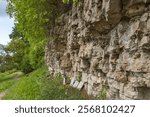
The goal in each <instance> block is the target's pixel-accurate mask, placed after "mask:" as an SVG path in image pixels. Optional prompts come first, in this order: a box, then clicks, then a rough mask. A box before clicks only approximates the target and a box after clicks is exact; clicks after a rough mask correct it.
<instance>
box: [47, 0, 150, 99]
mask: <svg viewBox="0 0 150 117" xmlns="http://www.w3.org/2000/svg"><path fill="white" fill-rule="evenodd" d="M149 3H150V0H80V2H79V3H78V4H77V5H76V6H72V9H71V10H70V11H68V12H67V13H64V14H63V15H62V16H61V17H60V18H59V19H57V20H56V24H55V27H53V29H52V30H51V31H50V32H51V35H50V37H53V40H51V41H50V42H49V43H48V45H47V47H46V49H45V51H46V54H45V59H46V63H47V65H48V67H49V71H50V72H51V73H53V74H57V73H61V74H62V76H63V77H64V79H66V77H69V78H70V79H71V83H70V85H71V86H73V87H75V88H78V89H79V90H82V89H83V88H84V89H85V90H86V91H87V93H88V94H89V95H93V96H99V95H101V92H103V90H104V88H105V90H106V92H107V98H108V99H150V4H149ZM64 83H65V82H64Z"/></svg>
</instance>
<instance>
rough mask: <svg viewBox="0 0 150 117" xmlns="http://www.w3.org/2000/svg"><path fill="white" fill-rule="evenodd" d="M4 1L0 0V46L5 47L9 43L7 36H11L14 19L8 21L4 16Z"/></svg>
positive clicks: (5, 15)
mask: <svg viewBox="0 0 150 117" xmlns="http://www.w3.org/2000/svg"><path fill="white" fill-rule="evenodd" d="M6 6H7V2H6V0H0V44H3V45H6V44H7V43H8V42H10V39H9V34H11V31H12V27H13V26H14V19H12V18H11V19H10V18H9V16H8V15H7V14H6V11H5V10H6Z"/></svg>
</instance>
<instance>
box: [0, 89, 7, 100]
mask: <svg viewBox="0 0 150 117" xmlns="http://www.w3.org/2000/svg"><path fill="white" fill-rule="evenodd" d="M5 94H6V92H5V91H4V92H1V93H0V100H1V99H2V98H3V97H4V96H5Z"/></svg>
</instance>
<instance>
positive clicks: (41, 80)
mask: <svg viewBox="0 0 150 117" xmlns="http://www.w3.org/2000/svg"><path fill="white" fill-rule="evenodd" d="M9 75H12V77H13V78H14V77H15V76H13V75H14V73H12V74H9ZM6 77H7V79H9V77H8V76H7V75H6V76H5V78H6ZM9 81H10V80H9ZM3 83H5V85H6V86H4V84H3V85H2V87H3V90H4V89H5V90H6V89H8V91H7V92H6V95H5V96H4V97H3V99H6V100H64V99H66V100H73V99H76V100H79V99H92V98H91V97H89V96H87V94H86V93H85V92H84V91H82V92H80V91H79V90H77V89H74V88H71V87H70V86H69V85H63V84H62V78H61V76H59V75H57V76H56V77H53V76H50V75H49V73H48V70H47V67H45V66H44V67H41V68H39V69H37V70H36V71H34V72H32V73H30V74H27V75H24V76H21V77H20V78H19V79H18V80H11V82H8V81H5V82H3ZM1 84H2V83H1V82H0V86H1ZM7 85H9V86H7Z"/></svg>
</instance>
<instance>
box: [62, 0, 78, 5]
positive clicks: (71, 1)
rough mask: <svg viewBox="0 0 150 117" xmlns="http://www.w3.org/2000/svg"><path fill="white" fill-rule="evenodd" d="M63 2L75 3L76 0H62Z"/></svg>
mask: <svg viewBox="0 0 150 117" xmlns="http://www.w3.org/2000/svg"><path fill="white" fill-rule="evenodd" d="M63 3H65V4H69V3H74V4H77V3H78V0H63Z"/></svg>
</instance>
